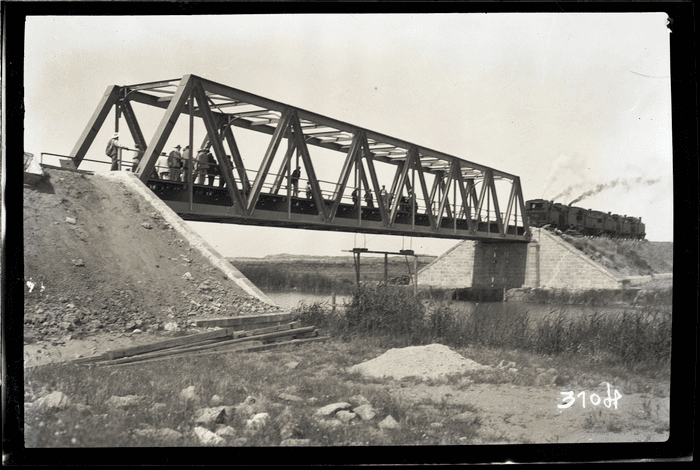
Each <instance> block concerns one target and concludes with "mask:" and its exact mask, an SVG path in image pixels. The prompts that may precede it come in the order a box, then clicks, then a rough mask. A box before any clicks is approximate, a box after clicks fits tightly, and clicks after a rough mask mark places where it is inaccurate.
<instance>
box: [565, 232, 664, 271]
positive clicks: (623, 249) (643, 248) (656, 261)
mask: <svg viewBox="0 0 700 470" xmlns="http://www.w3.org/2000/svg"><path fill="white" fill-rule="evenodd" d="M558 235H559V236H560V237H561V238H562V240H564V241H566V242H567V243H570V244H571V245H573V246H574V247H576V248H577V249H579V250H581V251H582V252H583V253H584V254H585V255H586V256H588V257H589V258H590V259H592V260H593V261H595V262H596V263H598V264H600V265H601V266H603V267H605V268H607V269H608V270H610V271H612V272H613V273H615V274H616V275H617V276H619V277H629V276H649V275H651V274H665V273H672V272H673V242H651V241H648V240H624V239H614V238H603V237H574V236H570V235H566V234H562V233H559V234H558Z"/></svg>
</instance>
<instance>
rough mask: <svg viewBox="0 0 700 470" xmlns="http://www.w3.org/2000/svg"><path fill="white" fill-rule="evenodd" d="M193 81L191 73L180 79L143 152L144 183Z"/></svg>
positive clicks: (140, 165)
mask: <svg viewBox="0 0 700 470" xmlns="http://www.w3.org/2000/svg"><path fill="white" fill-rule="evenodd" d="M193 82H194V80H193V78H192V76H191V75H185V76H184V77H182V80H180V84H179V85H178V87H177V90H176V91H175V94H174V95H173V98H172V100H170V104H169V105H168V108H167V109H166V110H165V114H164V115H163V118H162V119H161V121H160V124H159V125H158V128H157V129H156V132H155V134H153V138H151V141H150V142H149V143H148V147H147V148H146V151H145V152H144V154H143V159H142V160H141V163H140V164H139V168H138V176H139V179H140V180H141V181H143V182H144V183H145V182H146V181H148V178H149V177H150V176H151V172H152V171H153V167H155V166H156V162H157V161H158V156H159V155H160V152H161V151H162V150H163V147H164V146H165V143H166V142H167V141H168V137H170V133H171V132H172V131H173V128H174V127H175V123H176V122H177V118H178V117H179V116H180V113H181V112H182V108H183V106H184V105H185V101H187V97H188V96H189V94H190V90H191V89H192V85H193Z"/></svg>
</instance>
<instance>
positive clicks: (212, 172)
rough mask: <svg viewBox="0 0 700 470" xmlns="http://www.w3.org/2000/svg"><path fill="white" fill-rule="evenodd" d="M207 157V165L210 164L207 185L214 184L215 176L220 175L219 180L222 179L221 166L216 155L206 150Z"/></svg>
mask: <svg viewBox="0 0 700 470" xmlns="http://www.w3.org/2000/svg"><path fill="white" fill-rule="evenodd" d="M206 158H207V165H209V166H208V167H207V186H214V178H216V177H217V176H218V177H219V180H221V168H219V164H218V163H216V159H215V158H214V155H212V154H211V152H209V151H208V150H207V151H206Z"/></svg>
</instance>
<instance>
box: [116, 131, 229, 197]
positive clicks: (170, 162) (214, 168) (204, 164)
mask: <svg viewBox="0 0 700 470" xmlns="http://www.w3.org/2000/svg"><path fill="white" fill-rule="evenodd" d="M135 147H136V148H135V149H131V148H129V147H127V146H126V145H122V144H120V143H119V133H118V132H115V133H114V135H112V138H111V139H110V140H109V142H108V143H107V150H106V154H107V156H108V157H109V158H110V159H111V161H112V165H111V167H110V170H111V171H117V170H119V150H120V149H123V150H128V151H131V152H135V153H134V157H133V161H132V167H131V169H132V171H134V172H136V168H138V166H139V163H141V159H142V158H143V155H144V152H145V149H143V148H141V145H139V144H135ZM181 148H182V147H180V145H176V146H175V147H174V148H173V149H172V150H171V151H170V153H169V154H166V153H165V152H161V154H160V157H159V158H158V162H157V165H156V167H154V168H153V172H152V173H151V178H152V179H162V180H170V181H178V182H182V183H185V182H186V178H187V171H188V169H189V165H190V161H192V152H191V150H190V146H189V145H186V146H185V148H184V149H182V151H180V149H181ZM227 157H228V160H229V163H230V165H231V167H233V161H232V159H231V156H230V155H227ZM194 164H195V165H194V167H193V170H194V178H195V183H196V184H201V185H203V184H204V182H205V179H206V180H207V185H208V186H213V185H214V180H215V178H216V177H217V176H218V177H219V187H224V185H225V182H224V180H223V178H221V170H220V167H219V165H218V163H217V162H216V159H215V158H214V155H212V153H211V152H210V151H209V150H208V149H207V148H201V149H199V151H198V152H197V155H195V157H194Z"/></svg>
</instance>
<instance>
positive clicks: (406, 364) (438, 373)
mask: <svg viewBox="0 0 700 470" xmlns="http://www.w3.org/2000/svg"><path fill="white" fill-rule="evenodd" d="M483 369H490V367H489V366H484V365H481V364H479V363H477V362H474V361H472V360H471V359H467V358H465V357H464V356H462V355H460V354H458V353H457V352H455V351H453V350H452V349H450V348H449V347H447V346H445V345H442V344H437V343H436V344H429V345H427V346H409V347H407V348H399V349H390V350H388V351H387V352H385V353H384V354H382V355H381V356H379V357H377V358H374V359H372V360H370V361H365V362H363V363H361V364H357V365H354V366H352V367H350V369H349V370H348V371H349V372H359V373H361V374H362V375H364V376H367V377H374V378H388V377H392V378H394V379H396V380H401V379H404V378H406V377H417V378H420V379H422V380H428V379H438V378H440V377H444V376H447V375H450V374H461V373H464V372H468V371H475V370H483Z"/></svg>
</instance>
